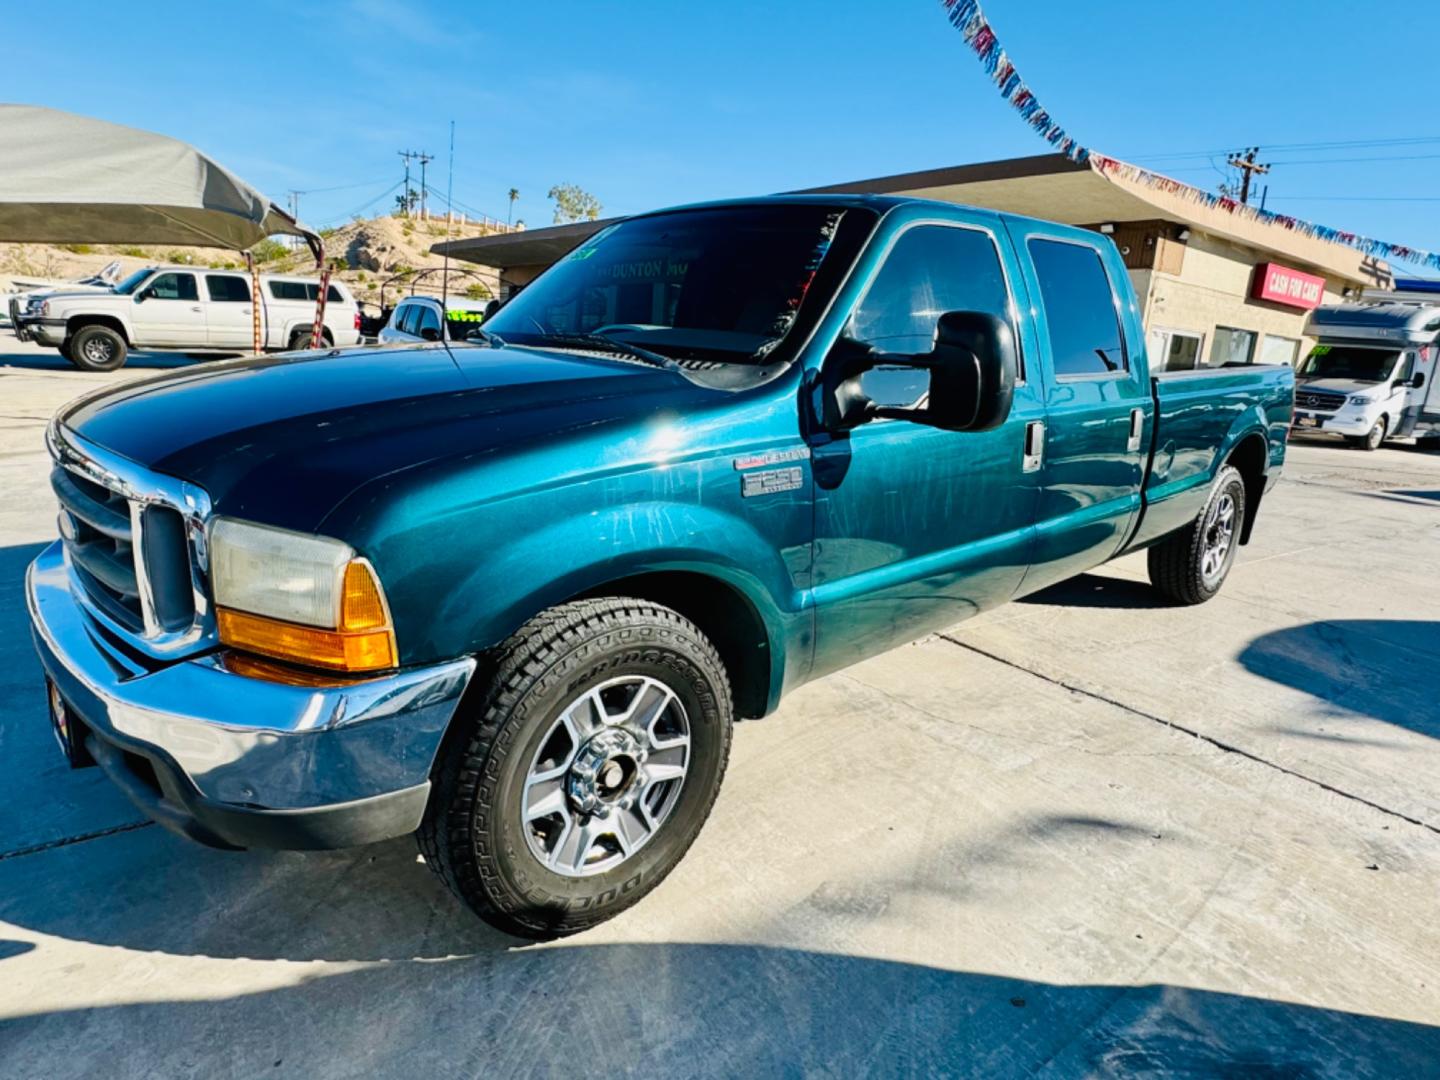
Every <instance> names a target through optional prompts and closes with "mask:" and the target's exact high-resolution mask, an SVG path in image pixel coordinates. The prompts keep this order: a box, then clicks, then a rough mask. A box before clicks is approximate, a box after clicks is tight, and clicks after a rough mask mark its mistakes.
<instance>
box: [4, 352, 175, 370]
mask: <svg viewBox="0 0 1440 1080" xmlns="http://www.w3.org/2000/svg"><path fill="white" fill-rule="evenodd" d="M203 362H204V361H201V360H192V359H190V358H189V357H187V356H184V355H183V354H181V353H143V352H136V353H131V354H130V355H129V356H127V357H126V358H125V366H126V367H127V368H141V369H144V370H154V371H164V370H167V369H169V368H179V367H189V366H190V365H191V364H198V363H203ZM5 368H22V369H25V370H29V371H73V372H76V373H81V371H80V369H79V368H77V367H76V366H75V365H74V364H72V363H70V361H69V360H66V359H65V358H64V357H63V356H61V355H60V354H59V353H58V352H56V351H54V350H53V349H49V350H46V351H45V352H43V353H33V352H24V353H6V352H0V370H3V369H5Z"/></svg>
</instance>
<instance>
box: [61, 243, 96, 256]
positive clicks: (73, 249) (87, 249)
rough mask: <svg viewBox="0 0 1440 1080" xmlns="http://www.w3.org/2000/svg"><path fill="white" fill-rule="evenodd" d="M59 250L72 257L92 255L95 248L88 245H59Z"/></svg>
mask: <svg viewBox="0 0 1440 1080" xmlns="http://www.w3.org/2000/svg"><path fill="white" fill-rule="evenodd" d="M60 246H61V248H63V249H64V250H66V251H68V252H70V253H72V254H74V255H93V254H94V253H95V248H94V247H92V246H91V245H90V244H61V245H60Z"/></svg>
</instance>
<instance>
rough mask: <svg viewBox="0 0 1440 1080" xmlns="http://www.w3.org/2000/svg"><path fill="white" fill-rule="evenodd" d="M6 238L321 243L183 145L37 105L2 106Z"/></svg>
mask: <svg viewBox="0 0 1440 1080" xmlns="http://www.w3.org/2000/svg"><path fill="white" fill-rule="evenodd" d="M0 146H3V147H4V148H5V150H4V153H3V154H0V240H8V241H24V242H28V243H45V244H184V245H190V246H196V247H222V248H231V249H233V250H236V251H243V250H245V249H247V248H249V247H251V246H253V245H254V244H256V243H258V242H259V241H261V240H263V239H265V237H267V236H272V235H274V234H276V233H282V234H285V235H289V236H299V237H303V238H304V239H305V242H306V243H307V244H309V245H310V248H311V250H312V251H314V252H315V256H316V258H317V260H318V259H319V258H320V256H321V253H322V250H323V248H322V245H321V242H320V237H319V236H318V235H316V233H315V232H314V231H313V230H311V229H307V228H306V227H305V226H303V225H301V224H300V223H299V222H297V221H296V220H295V219H294V218H292V217H291V216H290V215H289V214H287V213H285V212H284V211H282V210H280V209H278V208H277V207H275V206H274V205H273V204H272V203H271V202H270V200H269V199H267V198H266V197H265V196H264V195H262V194H260V192H258V191H256V190H255V189H254V188H252V187H251V186H250V185H249V184H247V183H245V181H243V180H241V179H240V178H239V177H238V176H236V175H235V174H234V173H232V172H230V171H229V170H228V169H226V168H225V167H224V166H222V165H220V164H218V163H217V162H215V161H214V160H212V159H211V158H209V157H207V156H206V155H204V154H202V153H201V152H200V151H199V150H196V149H195V148H194V147H193V146H190V145H188V144H187V143H183V142H180V141H179V140H178V139H171V138H168V137H166V136H164V135H155V134H152V133H151V132H148V131H140V130H137V129H136V128H128V127H122V126H120V125H119V124H110V123H106V122H105V121H103V120H92V119H90V118H89V117H85V116H76V115H75V114H73V113H66V112H60V111H58V110H56V109H46V108H41V107H39V106H34V105H0Z"/></svg>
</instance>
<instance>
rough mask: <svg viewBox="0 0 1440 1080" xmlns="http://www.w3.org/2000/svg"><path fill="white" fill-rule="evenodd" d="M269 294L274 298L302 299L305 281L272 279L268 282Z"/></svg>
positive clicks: (303, 297) (304, 297)
mask: <svg viewBox="0 0 1440 1080" xmlns="http://www.w3.org/2000/svg"><path fill="white" fill-rule="evenodd" d="M270 295H271V296H273V297H274V298H275V299H276V300H304V299H306V296H305V283H304V282H303V281H272V282H270Z"/></svg>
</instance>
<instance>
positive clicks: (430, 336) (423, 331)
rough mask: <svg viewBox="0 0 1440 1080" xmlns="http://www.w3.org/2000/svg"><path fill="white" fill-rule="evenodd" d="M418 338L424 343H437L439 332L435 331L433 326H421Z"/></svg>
mask: <svg viewBox="0 0 1440 1080" xmlns="http://www.w3.org/2000/svg"><path fill="white" fill-rule="evenodd" d="M420 336H421V337H422V338H424V339H425V340H426V341H439V340H440V331H439V330H436V329H435V328H434V327H433V326H422V327H421V328H420Z"/></svg>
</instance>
